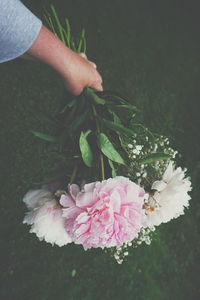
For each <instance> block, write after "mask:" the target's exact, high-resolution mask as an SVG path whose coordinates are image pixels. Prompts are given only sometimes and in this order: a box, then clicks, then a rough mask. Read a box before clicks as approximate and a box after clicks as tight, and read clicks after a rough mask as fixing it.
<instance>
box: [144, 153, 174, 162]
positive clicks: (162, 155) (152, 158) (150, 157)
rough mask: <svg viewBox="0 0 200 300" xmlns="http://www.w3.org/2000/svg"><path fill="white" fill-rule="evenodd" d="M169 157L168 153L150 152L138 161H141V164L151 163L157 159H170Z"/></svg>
mask: <svg viewBox="0 0 200 300" xmlns="http://www.w3.org/2000/svg"><path fill="white" fill-rule="evenodd" d="M170 158H171V156H170V155H169V154H165V153H152V154H150V155H148V156H146V157H144V158H142V159H140V160H139V163H141V164H151V163H153V162H156V161H159V160H166V159H170Z"/></svg>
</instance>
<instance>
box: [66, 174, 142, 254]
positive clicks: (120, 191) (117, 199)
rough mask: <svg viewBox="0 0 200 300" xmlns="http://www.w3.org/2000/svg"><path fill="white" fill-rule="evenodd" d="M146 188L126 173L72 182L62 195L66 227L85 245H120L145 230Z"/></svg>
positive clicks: (78, 242) (75, 238) (74, 240)
mask: <svg viewBox="0 0 200 300" xmlns="http://www.w3.org/2000/svg"><path fill="white" fill-rule="evenodd" d="M144 194H145V193H144V190H143V189H142V188H141V187H140V186H138V185H137V184H135V183H134V182H132V181H130V180H129V179H128V178H125V177H121V176H119V177H115V178H110V179H108V180H104V181H102V182H93V183H89V184H85V185H84V187H83V189H82V190H80V188H79V186H77V185H75V184H72V185H69V194H67V195H62V196H61V199H60V204H61V205H62V206H63V207H64V208H63V217H64V218H65V228H66V231H67V233H68V234H69V235H70V236H71V238H72V241H73V242H74V243H76V244H82V245H83V247H84V249H88V248H92V247H93V248H97V247H101V248H104V247H113V246H116V247H120V246H121V245H122V244H123V243H126V242H130V241H132V240H133V239H134V238H135V237H136V236H137V234H138V232H139V231H140V230H141V227H142V225H143V220H144V217H145V212H144V209H143V208H142V207H143V204H144Z"/></svg>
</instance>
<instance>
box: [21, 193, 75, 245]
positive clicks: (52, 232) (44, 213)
mask: <svg viewBox="0 0 200 300" xmlns="http://www.w3.org/2000/svg"><path fill="white" fill-rule="evenodd" d="M23 201H24V203H25V204H26V206H27V208H28V209H29V211H28V212H27V213H26V215H25V218H24V220H23V223H24V224H28V225H31V229H30V232H31V233H35V234H36V235H37V237H38V238H39V239H40V240H45V241H46V242H47V243H51V244H52V245H53V244H56V245H58V246H60V247H61V246H64V245H66V244H68V243H71V242H72V240H71V238H70V237H69V235H68V234H67V232H66V231H65V228H64V218H63V217H62V209H61V207H60V205H59V204H58V203H57V201H56V200H55V199H54V197H53V194H52V193H51V192H49V191H46V190H36V191H30V192H28V193H27V194H26V195H25V196H24V199H23Z"/></svg>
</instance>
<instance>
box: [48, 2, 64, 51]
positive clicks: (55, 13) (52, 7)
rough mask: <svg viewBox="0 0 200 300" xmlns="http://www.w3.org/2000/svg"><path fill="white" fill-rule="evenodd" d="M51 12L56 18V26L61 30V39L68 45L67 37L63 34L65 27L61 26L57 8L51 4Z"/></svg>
mask: <svg viewBox="0 0 200 300" xmlns="http://www.w3.org/2000/svg"><path fill="white" fill-rule="evenodd" d="M51 11H52V13H53V16H54V18H55V22H56V24H57V26H58V30H59V34H60V39H61V41H62V42H63V43H64V44H65V45H66V41H65V37H64V34H63V27H62V25H61V22H60V20H59V17H58V14H57V12H56V10H55V7H54V6H53V5H52V4H51Z"/></svg>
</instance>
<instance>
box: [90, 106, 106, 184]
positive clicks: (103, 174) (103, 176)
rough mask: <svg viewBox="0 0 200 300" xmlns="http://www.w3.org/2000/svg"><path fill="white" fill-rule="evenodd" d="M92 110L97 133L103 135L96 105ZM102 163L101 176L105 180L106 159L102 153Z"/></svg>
mask: <svg viewBox="0 0 200 300" xmlns="http://www.w3.org/2000/svg"><path fill="white" fill-rule="evenodd" d="M92 110H93V115H94V118H95V123H96V127H97V133H101V130H100V126H99V122H98V119H97V111H96V108H95V106H94V105H92ZM100 162H101V176H102V180H105V167H104V159H103V154H102V153H101V152H100Z"/></svg>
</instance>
